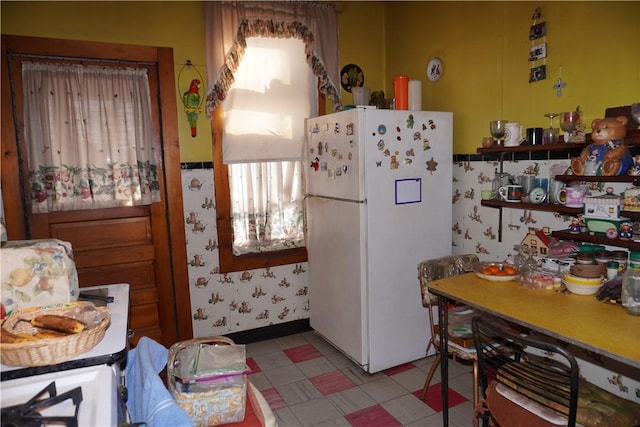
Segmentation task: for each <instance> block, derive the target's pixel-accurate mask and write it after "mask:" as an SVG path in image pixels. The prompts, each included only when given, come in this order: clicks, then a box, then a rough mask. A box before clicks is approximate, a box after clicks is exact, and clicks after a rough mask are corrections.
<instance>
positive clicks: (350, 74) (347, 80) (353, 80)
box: [340, 64, 364, 93]
mask: <svg viewBox="0 0 640 427" xmlns="http://www.w3.org/2000/svg"><path fill="white" fill-rule="evenodd" d="M340 85H342V89H344V90H346V91H347V92H349V93H351V88H352V87H359V86H364V73H363V72H362V69H360V67H358V66H357V65H355V64H347V65H345V66H344V67H342V71H340Z"/></svg>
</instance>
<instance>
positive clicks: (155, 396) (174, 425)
mask: <svg viewBox="0 0 640 427" xmlns="http://www.w3.org/2000/svg"><path fill="white" fill-rule="evenodd" d="M168 354H169V350H167V349H166V348H165V347H164V346H163V345H162V344H159V343H157V342H156V341H154V340H152V339H150V338H147V337H142V338H140V341H138V345H137V346H136V348H134V349H133V350H130V351H129V353H128V356H127V369H126V371H125V372H126V379H127V390H128V395H129V399H128V401H127V408H128V409H129V414H130V416H131V422H133V423H138V422H142V423H146V424H147V426H148V427H154V426H167V427H169V426H170V427H183V426H184V427H187V426H189V427H191V426H193V425H194V423H193V421H192V420H191V418H190V417H189V415H188V414H187V413H186V412H185V410H184V409H182V408H181V407H180V406H178V404H177V403H176V401H175V400H174V399H173V397H171V394H170V393H169V390H167V388H166V387H165V386H164V384H163V383H162V380H161V379H160V377H159V376H158V373H159V372H160V371H162V369H164V367H165V365H166V364H167V356H168Z"/></svg>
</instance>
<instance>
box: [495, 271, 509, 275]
mask: <svg viewBox="0 0 640 427" xmlns="http://www.w3.org/2000/svg"><path fill="white" fill-rule="evenodd" d="M495 275H496V276H508V274H507V273H506V272H505V271H504V270H498V271H497V272H496V274H495Z"/></svg>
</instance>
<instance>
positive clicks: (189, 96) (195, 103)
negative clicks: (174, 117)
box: [182, 79, 200, 138]
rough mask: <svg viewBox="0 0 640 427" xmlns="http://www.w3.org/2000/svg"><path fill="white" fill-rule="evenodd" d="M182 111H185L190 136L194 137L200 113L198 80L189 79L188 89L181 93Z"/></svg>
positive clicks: (196, 132)
mask: <svg viewBox="0 0 640 427" xmlns="http://www.w3.org/2000/svg"><path fill="white" fill-rule="evenodd" d="M182 103H183V104H184V111H185V112H186V113H187V121H188V122H189V127H190V128H191V136H192V137H193V138H195V136H196V135H197V134H198V128H197V124H198V113H200V80H198V79H193V80H191V85H190V86H189V90H188V91H186V92H185V93H184V95H182Z"/></svg>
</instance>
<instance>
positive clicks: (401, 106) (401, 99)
mask: <svg viewBox="0 0 640 427" xmlns="http://www.w3.org/2000/svg"><path fill="white" fill-rule="evenodd" d="M393 91H394V95H395V97H396V110H408V109H409V76H395V77H394V78H393Z"/></svg>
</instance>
